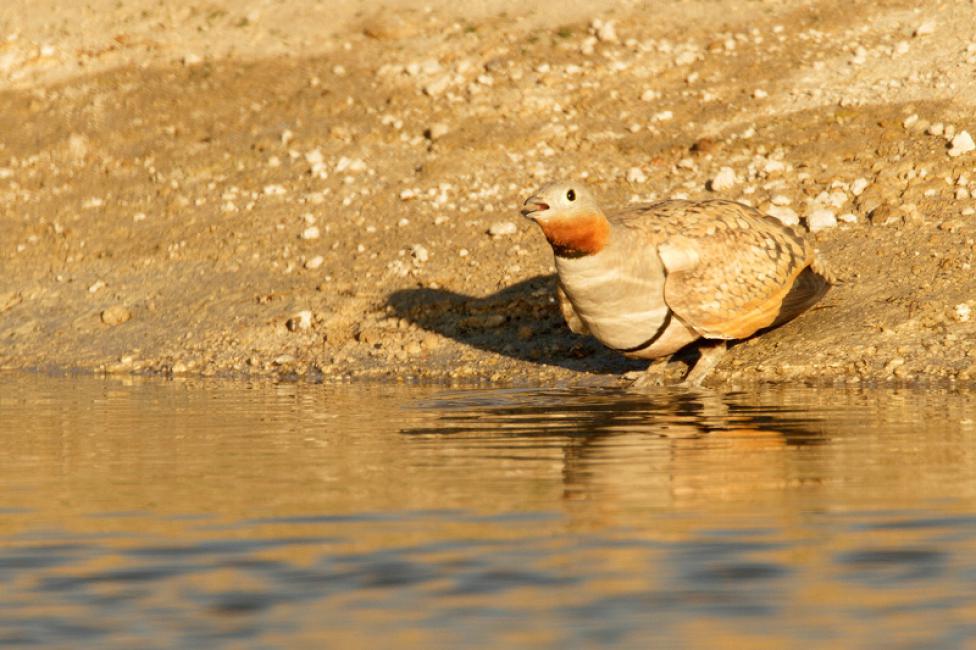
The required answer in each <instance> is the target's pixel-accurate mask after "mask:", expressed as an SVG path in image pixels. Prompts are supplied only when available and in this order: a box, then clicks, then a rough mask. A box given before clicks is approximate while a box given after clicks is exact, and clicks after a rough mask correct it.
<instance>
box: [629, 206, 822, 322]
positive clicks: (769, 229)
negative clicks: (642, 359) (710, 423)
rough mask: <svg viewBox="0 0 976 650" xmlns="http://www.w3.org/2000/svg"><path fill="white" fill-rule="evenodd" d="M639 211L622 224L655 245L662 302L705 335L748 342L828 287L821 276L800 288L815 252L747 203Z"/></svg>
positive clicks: (665, 207) (816, 298)
mask: <svg viewBox="0 0 976 650" xmlns="http://www.w3.org/2000/svg"><path fill="white" fill-rule="evenodd" d="M640 212H642V213H643V214H641V218H640V219H639V220H638V219H634V218H633V216H630V217H629V218H625V221H627V222H630V223H631V227H636V228H637V229H638V230H643V231H645V232H647V234H649V235H650V234H653V237H652V238H651V239H650V240H649V242H657V252H658V255H659V256H660V258H661V262H662V263H663V264H664V268H665V270H666V272H667V279H666V280H665V283H664V300H665V302H666V303H667V304H668V307H670V308H671V310H672V311H673V312H674V313H675V315H676V316H677V317H678V318H680V319H681V320H682V321H684V322H685V323H686V324H687V325H688V326H689V327H691V328H692V329H694V330H695V331H696V332H698V333H699V334H701V335H702V336H704V337H706V338H717V339H738V338H745V337H747V336H750V335H752V334H754V333H755V332H756V331H758V330H760V329H762V328H764V327H768V326H770V325H773V324H778V323H780V322H785V321H786V320H789V318H792V317H794V316H796V315H797V314H799V313H800V312H801V311H803V310H804V309H806V308H807V307H809V306H810V305H811V304H813V303H814V302H816V300H818V299H819V298H820V296H822V295H823V293H824V292H825V291H826V288H827V286H829V285H828V284H827V283H826V280H824V279H823V278H821V277H820V276H817V277H816V278H809V279H811V280H814V281H811V282H809V283H807V282H804V283H796V280H797V277H798V276H799V275H800V274H801V272H803V270H804V269H806V268H807V267H809V266H810V265H811V263H812V262H813V247H812V246H811V245H810V244H809V243H808V242H807V241H806V240H805V239H804V238H803V236H802V235H800V234H799V233H798V232H796V231H794V230H793V229H792V228H790V227H788V226H785V225H783V224H782V223H780V222H779V221H778V220H776V219H774V218H773V217H769V216H765V215H763V214H762V213H760V212H759V211H757V210H754V209H752V208H750V207H748V206H745V205H742V204H740V203H735V202H732V201H702V202H691V201H668V202H663V203H660V204H657V205H654V206H648V207H646V208H644V209H642V210H640ZM631 215H633V211H632V212H631ZM652 231H653V232H652ZM817 279H819V280H820V281H819V282H818V281H816V280H817ZM794 284H797V287H794ZM801 285H802V286H801ZM794 289H795V291H794Z"/></svg>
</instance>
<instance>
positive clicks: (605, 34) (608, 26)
mask: <svg viewBox="0 0 976 650" xmlns="http://www.w3.org/2000/svg"><path fill="white" fill-rule="evenodd" d="M593 31H595V32H596V37H597V38H598V39H600V41H602V42H604V43H616V42H617V30H616V26H615V25H614V21H612V20H608V21H606V22H604V21H602V20H600V19H599V18H597V19H595V20H594V21H593Z"/></svg>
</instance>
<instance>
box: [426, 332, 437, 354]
mask: <svg viewBox="0 0 976 650" xmlns="http://www.w3.org/2000/svg"><path fill="white" fill-rule="evenodd" d="M422 343H423V346H424V347H425V348H427V349H428V350H436V349H437V348H439V347H440V346H441V340H440V338H439V337H438V336H437V335H436V334H434V333H433V332H428V333H427V334H424V338H423V341H422Z"/></svg>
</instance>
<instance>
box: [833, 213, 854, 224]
mask: <svg viewBox="0 0 976 650" xmlns="http://www.w3.org/2000/svg"><path fill="white" fill-rule="evenodd" d="M837 219H838V220H840V221H843V222H844V223H857V215H856V214H854V213H853V212H845V213H844V214H842V215H840V216H839V217H837Z"/></svg>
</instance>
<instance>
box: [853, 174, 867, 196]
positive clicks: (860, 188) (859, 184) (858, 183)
mask: <svg viewBox="0 0 976 650" xmlns="http://www.w3.org/2000/svg"><path fill="white" fill-rule="evenodd" d="M868 185H870V183H868V180H867V179H866V178H856V179H854V182H853V183H851V194H853V195H854V196H861V194H862V193H864V190H866V189H867V187H868Z"/></svg>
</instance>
